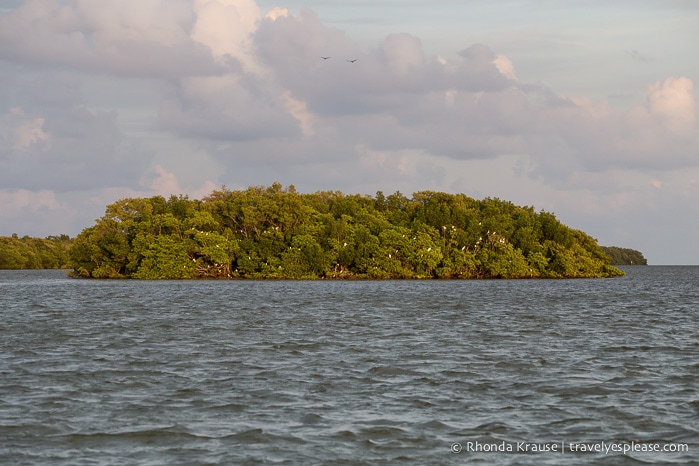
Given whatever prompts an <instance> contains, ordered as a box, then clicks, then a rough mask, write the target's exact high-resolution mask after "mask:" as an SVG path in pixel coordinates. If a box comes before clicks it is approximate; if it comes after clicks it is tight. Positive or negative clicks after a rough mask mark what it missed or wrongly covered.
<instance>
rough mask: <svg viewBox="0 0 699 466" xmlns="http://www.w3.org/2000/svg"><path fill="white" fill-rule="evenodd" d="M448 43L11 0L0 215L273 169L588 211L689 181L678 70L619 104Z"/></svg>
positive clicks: (237, 3) (200, 3) (295, 178)
mask: <svg viewBox="0 0 699 466" xmlns="http://www.w3.org/2000/svg"><path fill="white" fill-rule="evenodd" d="M458 50H460V51H459V52H458V53H456V54H455V55H454V57H455V58H450V59H447V58H443V57H442V56H439V55H433V54H430V53H428V52H426V51H425V49H424V48H423V46H422V43H421V40H420V38H418V37H416V36H413V35H411V34H409V33H388V34H386V35H385V37H384V38H383V39H382V40H381V41H380V42H378V43H377V44H376V45H375V46H374V47H372V48H369V49H366V48H362V47H360V46H359V45H358V44H357V42H356V41H355V40H353V38H351V37H350V36H349V35H348V34H347V33H346V32H345V31H343V30H341V29H338V28H335V27H331V26H328V25H327V24H324V23H323V22H322V21H321V19H320V18H319V17H318V16H317V14H316V13H315V12H314V11H312V10H310V9H302V10H301V11H300V12H298V13H297V14H293V13H290V12H289V11H287V10H285V9H282V8H275V9H273V10H270V11H263V10H262V9H261V8H260V7H259V6H258V5H257V4H256V3H255V1H254V0H120V1H119V2H116V1H114V2H112V1H107V2H91V1H87V0H68V1H59V0H25V1H24V2H22V3H21V5H20V6H19V7H18V8H16V9H12V10H10V11H7V12H5V13H4V14H2V15H1V16H0V67H1V68H0V69H2V70H3V73H2V74H0V76H3V77H1V78H0V80H2V82H0V84H2V86H1V87H2V90H0V116H1V117H0V118H1V120H0V121H1V122H2V123H1V125H2V126H1V127H0V128H2V130H3V131H2V133H1V135H0V194H1V195H0V221H1V222H2V223H3V224H5V225H8V224H11V223H12V222H16V223H17V224H18V225H19V224H21V222H19V221H17V218H18V216H21V215H19V214H18V212H20V210H21V211H27V210H26V209H24V207H27V206H30V208H29V211H31V208H36V209H49V210H51V209H53V210H56V211H61V210H63V211H70V210H71V209H69V208H67V207H65V206H67V205H71V206H77V205H79V203H77V204H76V199H83V200H84V201H83V202H88V204H85V205H84V206H83V207H82V208H75V209H73V211H71V213H70V214H66V212H64V214H66V215H68V218H70V219H72V221H74V222H75V223H74V224H73V225H70V228H69V229H70V231H69V233H71V234H75V233H77V231H79V230H80V229H81V228H82V227H84V226H87V224H89V223H90V222H91V221H92V218H94V217H95V216H98V215H100V214H101V212H100V211H90V214H89V217H86V216H87V215H88V214H82V213H81V211H82V210H89V209H94V208H95V207H94V206H95V205H99V203H100V202H103V201H104V203H107V202H111V201H113V200H114V199H111V198H110V196H122V195H151V194H153V193H160V194H165V191H167V190H177V191H179V192H182V191H184V192H189V193H190V194H191V193H195V192H197V193H198V192H201V191H202V190H203V189H205V188H210V187H214V186H220V185H221V184H226V185H228V186H233V187H242V186H247V185H249V184H258V183H259V184H269V183H271V182H272V181H275V180H279V181H281V182H282V183H285V184H286V183H294V184H296V185H297V187H299V188H301V189H306V190H311V191H313V190H316V189H342V190H345V191H349V192H363V193H372V192H374V191H375V190H376V189H384V190H387V189H393V188H395V189H401V190H404V191H406V192H408V193H410V192H412V191H417V190H422V189H439V190H445V191H463V192H466V193H468V194H471V195H475V196H478V195H479V194H481V195H485V196H488V195H499V196H502V197H508V198H509V199H511V200H513V202H516V203H520V204H535V205H536V206H537V207H541V208H545V209H547V210H554V211H556V212H560V211H563V212H567V213H568V214H569V215H570V216H571V218H573V213H574V212H578V213H579V214H580V213H581V214H580V217H579V218H580V219H581V223H585V224H587V225H591V226H595V227H599V226H600V225H602V224H604V222H608V221H610V220H611V218H614V216H620V215H624V214H625V213H627V214H628V213H630V212H632V211H634V209H635V210H638V212H642V211H643V209H644V208H650V209H663V208H666V207H667V205H666V204H664V203H670V204H672V203H676V202H678V199H680V200H684V199H685V197H686V196H693V195H696V194H697V184H696V178H695V177H694V176H695V175H696V174H698V173H699V150H697V149H699V131H698V130H699V127H698V123H697V108H696V97H695V92H694V82H693V79H692V77H690V76H682V75H667V76H664V77H662V78H661V79H658V80H657V81H654V82H649V83H647V88H646V89H644V90H643V89H641V90H638V91H639V93H640V94H643V93H645V98H644V99H639V100H638V101H637V102H634V103H632V104H631V105H627V106H625V107H623V108H619V107H615V106H613V105H612V104H611V103H610V102H609V101H607V100H595V99H592V98H589V97H586V96H572V95H562V94H560V93H558V92H556V90H555V89H551V88H549V87H547V86H545V85H543V84H541V83H528V82H522V81H521V80H520V79H519V78H518V74H517V69H516V65H515V64H514V63H513V60H512V59H511V58H509V57H508V56H506V55H505V54H503V53H500V52H499V51H497V50H493V49H491V48H490V47H489V46H488V45H487V44H481V43H474V44H462V45H461V46H460V48H459V49H458ZM452 52H453V51H447V52H445V53H452ZM624 53H628V52H624ZM321 57H330V58H327V59H323V58H321ZM349 60H356V61H353V62H350V61H349ZM600 72H603V71H600ZM688 174H690V175H689V176H688ZM630 179H633V180H634V181H633V182H632V183H629V182H628V180H630ZM602 181H603V182H602ZM675 181H676V182H677V183H680V184H679V185H678V184H676V183H674V182H675ZM659 191H663V192H665V191H671V192H672V195H668V196H669V197H668V198H667V199H663V198H662V197H660V198H659V197H656V195H657V193H658V192H659ZM173 193H175V194H177V192H174V191H173ZM552 197H555V198H556V201H554V200H553V199H552ZM583 199H587V201H588V202H595V203H599V202H602V203H604V205H606V206H608V208H609V209H610V211H608V212H607V213H606V214H604V213H600V212H599V211H597V212H596V213H594V212H592V210H595V209H590V207H589V206H587V205H585V204H584V203H583V201H582V200H583ZM620 199H626V201H621V200H620ZM651 200H653V202H655V203H656V206H655V207H654V205H651V204H652V203H651ZM649 203H651V204H649ZM31 206H34V207H31ZM102 207H103V206H102ZM691 208H693V209H694V213H696V207H695V206H694V207H691ZM18 209H19V210H18ZM586 212H587V213H586ZM634 215H635V214H634ZM638 215H639V216H640V213H639V214H638ZM64 216H65V215H64ZM698 217H699V216H698ZM80 222H82V224H81V223H80ZM30 223H31V222H29V221H28V220H27V221H26V222H25V224H27V225H29V224H30ZM64 223H65V222H64ZM568 223H574V222H570V221H569V222H568ZM573 226H578V225H575V224H574V225H573ZM578 227H580V228H583V225H579V226H578ZM11 229H13V226H6V227H5V228H4V230H8V231H9V230H11ZM29 229H30V230H31V228H29ZM37 230H41V229H40V228H39V229H37ZM8 231H3V232H0V234H9V233H8ZM29 233H30V234H35V233H32V231H29ZM51 233H60V232H58V231H53V232H49V233H48V234H51ZM591 233H592V234H593V235H594V234H595V233H594V231H592V232H591ZM608 236H609V237H610V238H614V239H617V238H618V239H623V234H619V235H617V234H612V233H611V232H610V233H609V234H608ZM643 244H645V243H643ZM641 246H642V245H639V246H638V247H641ZM697 259H698V260H699V253H697Z"/></svg>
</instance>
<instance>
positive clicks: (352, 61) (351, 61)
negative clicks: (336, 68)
mask: <svg viewBox="0 0 699 466" xmlns="http://www.w3.org/2000/svg"><path fill="white" fill-rule="evenodd" d="M357 60H358V58H355V59H354V60H347V61H348V62H350V63H354V62H356V61H357Z"/></svg>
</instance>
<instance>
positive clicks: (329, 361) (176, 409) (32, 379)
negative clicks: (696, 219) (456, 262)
mask: <svg viewBox="0 0 699 466" xmlns="http://www.w3.org/2000/svg"><path fill="white" fill-rule="evenodd" d="M625 270H626V272H627V275H626V276H625V277H621V278H615V279H599V280H511V281H499V280H493V281H352V282H336V281H333V282H324V281H312V282H307V281H153V282H149V281H132V280H128V281H127V280H124V281H98V280H76V279H69V278H66V276H65V274H64V273H63V272H60V271H0V348H1V351H0V463H1V464H3V465H5V464H8V465H14V464H17V465H22V464H27V465H34V464H42V465H44V464H48V465H52V464H65V465H112V464H114V465H123V464H133V465H160V464H162V465H196V464H251V465H254V464H275V465H276V464H289V465H297V464H299V465H313V464H318V465H324V464H333V465H335V464H347V465H350V464H358V465H359V464H366V465H375V464H416V465H426V464H430V465H440V464H445V465H451V464H494V465H499V464H500V465H505V464H529V465H542V464H550V465H561V464H576V465H577V464H602V465H617V464H619V465H627V464H628V465H637V464H699V377H698V376H699V267H664V266H648V267H628V268H625Z"/></svg>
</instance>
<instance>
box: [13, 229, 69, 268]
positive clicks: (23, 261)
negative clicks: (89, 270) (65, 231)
mask: <svg viewBox="0 0 699 466" xmlns="http://www.w3.org/2000/svg"><path fill="white" fill-rule="evenodd" d="M70 244H71V239H70V238H69V237H68V236H67V235H60V236H49V237H48V238H30V237H29V236H24V237H22V238H19V237H18V236H17V235H12V236H0V269H61V268H68V266H69V264H68V250H69V248H70Z"/></svg>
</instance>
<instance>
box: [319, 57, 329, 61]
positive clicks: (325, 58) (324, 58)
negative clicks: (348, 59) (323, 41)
mask: <svg viewBox="0 0 699 466" xmlns="http://www.w3.org/2000/svg"><path fill="white" fill-rule="evenodd" d="M320 58H322V59H323V60H327V59H328V58H330V57H320Z"/></svg>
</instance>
